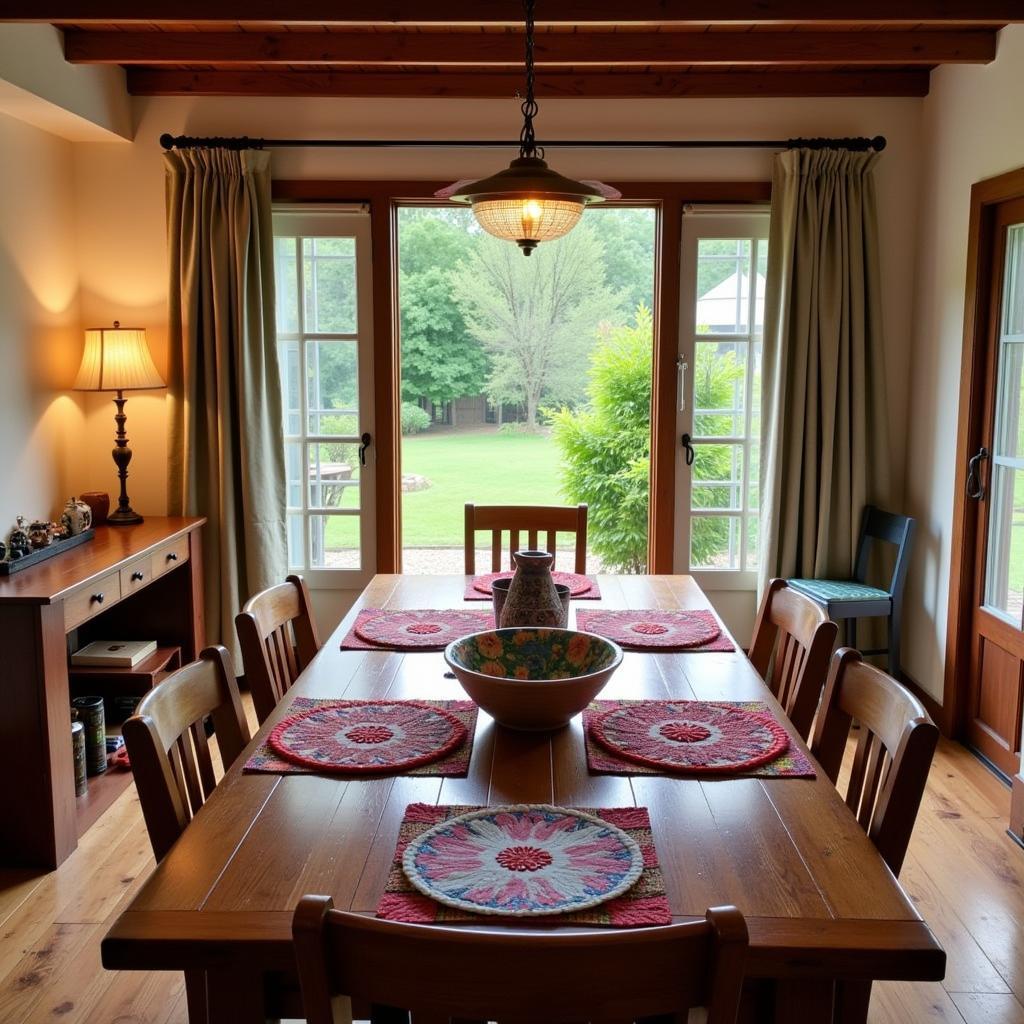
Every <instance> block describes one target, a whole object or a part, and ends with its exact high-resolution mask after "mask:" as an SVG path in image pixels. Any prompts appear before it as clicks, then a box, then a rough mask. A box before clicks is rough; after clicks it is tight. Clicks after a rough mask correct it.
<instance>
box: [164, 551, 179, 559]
mask: <svg viewBox="0 0 1024 1024" xmlns="http://www.w3.org/2000/svg"><path fill="white" fill-rule="evenodd" d="M177 560H178V556H177V555H176V554H175V553H174V552H173V551H172V552H171V553H170V554H169V555H168V556H167V561H168V562H176V561H177Z"/></svg>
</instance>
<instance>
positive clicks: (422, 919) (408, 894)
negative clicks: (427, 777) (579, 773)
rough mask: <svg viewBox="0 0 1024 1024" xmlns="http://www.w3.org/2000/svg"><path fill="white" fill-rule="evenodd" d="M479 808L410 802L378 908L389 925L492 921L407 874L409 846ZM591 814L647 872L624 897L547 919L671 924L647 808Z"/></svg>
mask: <svg viewBox="0 0 1024 1024" xmlns="http://www.w3.org/2000/svg"><path fill="white" fill-rule="evenodd" d="M479 809H480V808H477V807H452V806H443V805H442V806H436V805H434V804H409V806H408V807H407V808H406V809H405V817H404V818H403V819H402V824H401V826H400V828H399V832H398V843H397V845H396V847H395V855H394V857H393V858H392V861H391V871H390V872H389V873H388V881H387V885H386V886H385V888H384V893H383V895H382V896H381V898H380V902H379V903H378V904H377V916H378V917H382V918H384V919H385V920H388V921H406V922H409V923H412V924H447V923H449V922H453V921H493V920H494V919H493V918H490V917H487V916H485V915H482V914H473V913H471V912H469V911H465V910H457V909H455V908H453V907H447V906H445V905H444V904H442V903H438V902H436V901H435V900H432V899H430V897H428V896H424V895H422V894H421V893H419V892H417V891H416V889H414V888H413V886H412V883H410V881H409V880H408V879H407V878H406V877H405V872H404V871H403V870H402V856H403V854H404V853H405V848H406V846H407V845H408V844H409V842H410V841H411V840H413V839H415V838H416V837H417V836H419V835H422V834H423V833H424V832H426V831H427V830H428V829H429V828H432V827H433V826H434V825H437V824H439V823H440V822H442V821H447V820H448V819H449V818H454V817H456V816H458V815H460V814H466V813H468V812H470V811H475V810H479ZM579 810H583V811H586V813H588V814H593V815H595V816H596V817H598V818H603V819H604V820H605V821H607V822H609V823H610V824H612V825H617V826H618V827H619V828H621V829H622V830H623V831H624V832H626V833H627V834H628V835H629V836H630V837H631V838H632V839H633V840H634V841H635V842H636V843H637V845H638V846H639V847H640V850H641V851H642V853H643V856H644V869H643V871H642V872H641V874H640V878H639V879H638V880H637V882H636V884H635V885H634V886H633V887H632V888H631V889H630V890H629V891H628V892H626V893H624V894H623V895H622V896H619V897H617V898H616V899H613V900H609V901H608V902H607V903H602V904H600V905H598V906H596V907H592V908H590V909H587V910H578V911H574V912H573V913H569V914H564V915H561V914H560V915H558V916H557V917H553V918H547V919H546V920H547V922H548V923H549V924H550V923H557V924H581V925H602V926H605V927H612V928H639V927H644V926H646V925H657V924H671V923H672V910H671V908H670V906H669V902H668V897H667V896H666V895H665V880H664V878H663V877H662V873H661V868H660V867H659V866H658V853H657V851H656V850H655V848H654V836H653V834H652V832H651V819H650V816H649V815H648V813H647V808H646V807H610V808H589V807H583V808H579Z"/></svg>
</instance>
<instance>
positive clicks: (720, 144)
mask: <svg viewBox="0 0 1024 1024" xmlns="http://www.w3.org/2000/svg"><path fill="white" fill-rule="evenodd" d="M160 145H161V146H163V148H164V149H296V148H308V149H518V148H519V142H518V140H517V141H515V142H506V141H502V140H497V139H465V140H463V139H251V138H249V136H248V135H243V136H241V137H237V138H224V137H220V136H214V137H212V138H200V137H197V136H193V135H171V134H170V133H165V134H164V135H161V136H160ZM544 148H545V149H849V150H853V151H855V152H861V153H863V152H867V151H868V150H871V149H873V150H875V152H881V150H883V149H885V136H884V135H876V136H875V137H874V138H873V139H867V138H857V139H678V140H671V139H666V140H661V139H657V140H634V139H625V140H621V141H614V142H613V141H596V140H595V141H579V140H576V139H567V140H560V141H557V142H545V143H544Z"/></svg>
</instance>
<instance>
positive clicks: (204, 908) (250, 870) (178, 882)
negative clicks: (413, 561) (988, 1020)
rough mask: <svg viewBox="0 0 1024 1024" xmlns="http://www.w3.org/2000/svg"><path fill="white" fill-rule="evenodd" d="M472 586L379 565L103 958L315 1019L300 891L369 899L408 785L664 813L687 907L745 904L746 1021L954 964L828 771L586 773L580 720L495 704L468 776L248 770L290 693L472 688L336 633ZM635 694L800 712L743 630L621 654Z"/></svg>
mask: <svg viewBox="0 0 1024 1024" xmlns="http://www.w3.org/2000/svg"><path fill="white" fill-rule="evenodd" d="M599 582H600V590H601V600H600V601H580V602H573V606H574V608H575V607H585V608H587V609H591V608H594V609H596V608H612V609H644V608H661V609H675V608H689V609H706V608H710V604H709V602H708V600H707V598H706V596H705V595H704V593H703V592H702V591H701V589H700V588H699V587H698V585H697V584H696V582H695V581H694V580H693V579H692V578H691V577H688V576H600V577H599ZM466 584H467V577H464V576H403V575H379V576H377V577H375V578H374V579H373V581H372V582H371V583H370V585H369V586H368V587H367V588H366V590H365V591H364V592H363V593H362V595H361V596H360V598H359V599H358V601H357V602H356V604H355V606H354V607H353V608H352V609H351V611H350V612H349V614H348V615H347V616H346V617H345V619H344V620H343V621H342V622H341V623H340V624H339V626H338V628H337V629H336V630H335V631H334V633H333V634H332V635H331V637H330V638H329V639H328V640H327V642H326V643H325V644H324V646H323V649H322V650H321V651H320V653H319V654H318V655H317V657H316V658H315V659H314V661H313V662H312V663H311V664H310V665H309V667H308V668H307V669H306V670H305V671H304V672H303V673H302V674H301V676H300V677H299V679H298V680H297V681H296V684H295V685H294V686H293V688H292V689H291V690H290V691H289V692H288V694H287V695H286V696H285V698H284V700H283V701H282V702H281V704H280V706H279V707H278V708H277V709H276V710H275V712H274V714H273V715H272V717H271V718H270V719H269V720H268V721H267V723H265V724H264V726H263V728H262V729H261V730H260V732H259V734H258V735H257V736H256V737H254V739H253V742H252V744H251V745H250V747H249V750H248V752H247V753H246V754H244V755H243V756H242V757H240V758H239V760H238V762H237V763H236V764H235V765H233V766H232V768H231V769H230V770H229V771H228V772H227V774H226V776H225V777H224V779H223V780H222V782H221V783H220V785H219V786H218V787H217V790H216V791H215V792H214V794H213V796H212V797H211V798H210V800H209V801H208V802H207V804H206V805H205V806H204V807H203V808H202V809H201V810H200V811H199V813H198V814H197V815H196V817H195V819H194V821H193V822H192V823H191V824H190V825H189V827H188V828H187V829H186V830H185V833H184V834H183V835H182V837H181V838H180V839H179V840H178V841H177V843H176V844H175V846H174V847H173V849H172V850H171V852H170V853H169V854H168V855H167V856H166V857H165V858H164V860H163V861H162V862H161V863H160V864H159V865H158V866H157V868H156V869H155V871H154V872H153V874H152V877H151V878H150V879H149V880H148V881H147V882H146V884H145V886H144V887H143V888H142V889H141V890H140V891H139V893H138V894H137V895H136V896H135V898H134V899H133V900H132V901H131V904H130V905H129V906H128V908H127V909H126V910H125V912H124V913H123V914H122V915H121V916H120V918H119V919H118V920H117V921H116V923H115V924H114V925H113V927H112V928H111V929H110V931H109V932H108V934H107V936H106V938H105V939H104V940H103V950H102V952H103V964H104V966H105V967H106V968H108V969H111V970H145V971H153V970H156V971H160V970H191V971H202V972H205V973H206V978H207V997H208V1006H209V1015H210V1017H209V1019H210V1021H211V1022H212V1024H219V1022H221V1021H232V1022H239V1024H246V1022H249V1021H262V1020H265V1019H267V1018H273V1017H275V1016H278V1015H285V1016H301V1015H302V1014H301V1009H300V1007H299V1006H298V1005H297V992H296V987H295V970H294V957H293V952H292V946H291V919H292V911H293V910H294V908H295V905H296V903H297V902H298V900H299V899H300V898H301V897H302V896H303V895H305V894H307V893H322V894H327V895H329V896H331V897H332V898H333V900H334V905H335V906H336V907H339V908H342V909H347V910H351V911H354V912H357V913H362V914H369V915H372V914H373V913H374V910H375V907H376V905H377V901H378V899H379V897H380V896H381V893H382V891H383V890H384V887H385V883H386V881H387V877H388V872H389V869H390V867H391V862H392V855H393V853H394V849H395V844H396V841H397V839H398V831H399V824H400V822H401V820H402V817H403V814H404V811H405V808H406V806H407V805H408V804H410V803H415V802H426V803H436V804H461V805H466V804H468V805H498V804H507V803H526V802H537V803H553V804H559V805H564V806H569V807H589V808H602V807H625V806H633V805H636V806H643V807H646V808H648V809H649V812H650V818H651V824H652V829H653V834H654V841H655V844H656V846H657V850H658V855H659V859H660V862H661V865H662V870H663V872H664V879H665V886H666V889H667V894H668V898H669V901H670V904H671V908H672V913H673V915H674V917H675V919H676V920H679V921H685V920H689V919H694V918H703V916H704V912H705V910H706V908H707V907H709V906H716V905H721V904H734V905H735V906H737V907H739V909H740V910H741V911H742V912H743V914H744V915H745V916H746V919H747V925H748V928H749V931H750V953H749V958H748V963H747V973H748V978H749V981H748V988H749V992H748V995H747V1007H748V1009H747V1012H748V1015H749V1019H751V1020H758V1021H761V1020H765V1021H770V1020H780V1021H781V1020H785V1021H794V1020H798V1021H800V1024H815V1022H825V1021H831V1020H832V1019H833V1005H834V1003H833V993H834V991H835V989H836V985H835V983H836V982H837V981H841V980H846V979H859V980H863V979H902V980H921V981H929V980H930V981H938V980H941V978H942V977H943V974H944V971H945V953H944V952H943V950H942V947H941V946H940V944H939V943H938V941H937V940H936V938H935V936H934V935H933V934H932V932H931V930H930V929H929V927H928V925H927V924H926V923H925V922H924V921H923V920H922V919H921V917H920V915H919V914H918V913H917V911H916V909H915V908H914V905H913V903H912V902H911V900H910V899H909V898H908V897H907V895H906V893H905V892H904V891H903V889H902V888H901V887H900V884H899V882H898V881H897V880H896V879H895V878H894V877H893V876H892V874H891V872H890V871H889V869H888V868H887V867H886V865H885V864H884V862H883V861H882V859H881V857H880V856H879V855H878V853H877V851H876V850H875V848H874V846H873V845H872V844H871V843H870V842H869V840H868V839H867V837H866V836H865V834H864V832H863V831H862V830H861V828H860V827H859V826H858V824H857V822H856V820H855V819H854V817H853V815H852V814H851V813H850V811H849V810H848V809H847V807H846V805H845V804H844V803H843V801H842V800H841V799H840V798H839V796H838V795H837V793H836V790H835V788H834V787H833V785H832V783H831V782H830V781H829V780H828V778H827V777H826V776H825V775H824V773H823V772H821V771H820V770H819V771H818V775H817V778H815V779H806V778H749V777H748V778H733V777H728V778H720V777H714V778H710V777H703V778H700V777H678V776H677V777H666V776H658V775H635V776H623V775H593V774H590V773H589V772H588V769H587V760H586V753H585V748H584V735H583V729H582V725H581V721H580V717H579V716H577V717H576V718H575V719H573V721H572V722H571V723H570V725H569V726H568V727H566V728H563V729H560V730H558V731H556V732H551V733H528V732H515V731H512V730H509V729H506V728H503V727H501V726H498V725H496V724H495V723H494V722H493V721H492V720H491V719H490V718H489V717H488V716H487V715H486V714H485V713H484V712H482V711H481V712H480V718H479V723H478V727H477V732H476V737H475V741H474V744H473V750H472V759H471V762H470V767H469V772H468V775H467V776H466V777H465V778H439V777H436V776H416V777H411V776H398V777H386V778H366V779H361V780H359V781H345V780H343V779H338V778H331V777H329V776H325V775H317V774H302V775H268V774H246V773H243V771H242V767H243V764H244V763H245V761H246V759H247V757H248V753H251V752H252V751H254V750H255V749H256V748H257V746H258V745H259V744H260V742H261V740H262V738H263V737H264V736H265V735H266V733H267V732H268V730H269V729H270V728H272V727H273V725H274V724H275V723H276V722H278V721H279V720H280V719H281V718H282V717H284V716H285V715H286V714H287V713H288V708H289V704H290V703H291V701H292V699H293V698H294V697H296V696H300V695H301V696H306V697H317V698H325V697H328V698H329V697H338V698H348V699H353V698H356V699H360V698H384V697H387V698H422V699H457V698H460V697H464V694H463V693H462V691H461V689H460V687H459V684H458V682H457V681H455V680H454V679H451V678H446V675H445V672H446V666H445V663H444V660H443V658H442V655H441V654H440V653H423V652H409V653H407V652H400V651H345V650H341V648H340V645H341V641H342V639H343V637H344V636H345V635H346V633H347V632H348V630H349V628H350V626H351V625H352V623H353V622H354V621H355V617H356V615H357V614H358V612H359V611H360V610H361V609H363V608H460V607H461V608H479V609H488V608H489V607H490V605H489V604H487V603H483V602H480V603H475V602H465V601H464V600H463V595H464V591H465V587H466ZM571 614H574V613H571ZM572 625H573V620H572V618H570V626H572ZM722 629H723V631H724V630H725V627H724V626H723V627H722ZM637 697H650V698H669V697H671V698H681V699H694V698H697V699H703V700H729V701H746V700H761V701H766V702H767V703H768V704H769V705H770V706H771V707H772V709H773V711H774V712H775V714H776V715H777V717H778V719H779V721H780V722H782V723H783V724H784V725H786V727H787V728H788V727H789V726H788V722H787V721H786V719H785V716H784V714H783V713H782V711H781V709H780V708H779V706H778V704H777V703H776V702H775V701H774V699H773V698H772V696H771V694H770V692H769V691H768V689H767V688H766V686H765V685H764V683H763V682H762V680H761V678H760V677H759V676H758V675H757V673H756V672H755V671H754V670H753V668H752V667H751V665H750V663H749V662H748V661H747V659H746V657H745V656H744V654H743V651H742V649H741V648H740V646H739V645H738V644H737V648H736V650H735V652H733V653H723V652H711V651H708V652H700V651H695V652H691V653H648V652H627V653H626V654H625V657H624V658H623V662H622V665H621V667H620V668H619V669H618V671H617V672H616V673H615V675H614V676H613V677H612V679H611V681H610V682H609V684H608V686H607V687H606V689H605V690H604V691H603V693H602V694H601V698H602V699H603V698H611V699H625V698H637ZM790 733H791V740H792V743H793V744H794V745H795V746H796V747H798V748H799V749H800V750H803V751H805V752H806V747H805V745H804V744H803V742H802V740H801V739H800V738H799V736H798V735H797V734H796V733H795V732H793V731H792V730H791V729H790ZM534 927H535V926H534ZM396 969H398V970H400V969H401V966H400V965H396Z"/></svg>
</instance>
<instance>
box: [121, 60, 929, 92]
mask: <svg viewBox="0 0 1024 1024" xmlns="http://www.w3.org/2000/svg"><path fill="white" fill-rule="evenodd" d="M522 86H523V82H522V75H520V74H517V73H509V74H502V73H495V72H490V73H481V74H473V73H468V72H462V73H441V74H426V73H422V72H406V73H395V72H393V73H375V72H334V71H294V70H286V69H281V70H260V71H180V70H170V69H159V68H157V69H150V68H140V67H133V68H129V69H128V91H129V92H131V93H133V94H134V95H141V96H177V95H189V94H191V95H202V96H401V97H428V96H429V97H477V98H487V97H512V96H515V95H516V93H517V92H518V91H520V90H521V89H522ZM927 92H928V72H927V71H925V70H914V71H830V72H824V71H777V70H770V71H737V72H721V71H719V72H711V71H695V72H691V73H682V74H676V73H671V72H657V73H655V72H651V73H643V74H642V73H628V72H620V73H617V74H615V73H606V74H599V73H591V74H547V75H541V76H539V77H538V79H537V95H538V96H539V97H541V98H552V99H553V98H558V97H562V98H611V97H674V96H675V97H678V96H718V97H729V96H924V95H926V94H927Z"/></svg>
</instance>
